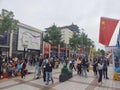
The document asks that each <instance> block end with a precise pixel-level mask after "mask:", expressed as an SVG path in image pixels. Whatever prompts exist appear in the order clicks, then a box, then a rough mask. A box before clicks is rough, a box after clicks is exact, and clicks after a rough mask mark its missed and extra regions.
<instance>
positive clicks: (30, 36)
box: [18, 27, 41, 51]
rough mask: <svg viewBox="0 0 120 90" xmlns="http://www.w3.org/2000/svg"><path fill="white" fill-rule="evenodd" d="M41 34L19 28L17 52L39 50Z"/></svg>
mask: <svg viewBox="0 0 120 90" xmlns="http://www.w3.org/2000/svg"><path fill="white" fill-rule="evenodd" d="M40 43H41V33H40V32H36V31H34V30H30V29H27V28H23V27H19V33H18V50H22V51H23V50H24V48H27V49H34V50H40Z"/></svg>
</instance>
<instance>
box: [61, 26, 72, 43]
mask: <svg viewBox="0 0 120 90" xmlns="http://www.w3.org/2000/svg"><path fill="white" fill-rule="evenodd" d="M61 33H62V41H64V42H65V43H66V44H69V39H70V38H71V37H72V35H73V32H72V31H71V30H69V29H68V28H65V29H61Z"/></svg>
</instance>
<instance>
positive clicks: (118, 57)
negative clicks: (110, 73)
mask: <svg viewBox="0 0 120 90" xmlns="http://www.w3.org/2000/svg"><path fill="white" fill-rule="evenodd" d="M113 64H114V70H115V72H117V73H118V74H119V75H120V48H116V49H113Z"/></svg>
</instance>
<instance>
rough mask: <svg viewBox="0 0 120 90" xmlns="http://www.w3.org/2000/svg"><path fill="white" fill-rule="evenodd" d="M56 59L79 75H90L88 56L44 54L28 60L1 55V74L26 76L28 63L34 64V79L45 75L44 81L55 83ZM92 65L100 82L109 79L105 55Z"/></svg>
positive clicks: (93, 61) (96, 59)
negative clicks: (47, 55) (52, 55)
mask: <svg viewBox="0 0 120 90" xmlns="http://www.w3.org/2000/svg"><path fill="white" fill-rule="evenodd" d="M56 60H57V61H58V62H59V64H60V63H61V64H66V65H67V67H68V68H69V69H71V70H73V69H74V70H75V71H76V72H77V74H78V75H80V76H84V77H86V78H87V77H88V73H89V66H90V62H89V60H88V58H87V57H81V56H80V57H71V58H68V57H66V58H64V57H61V58H60V59H58V58H56V57H49V58H48V57H46V56H45V57H43V56H42V55H40V56H35V57H34V58H33V57H32V58H31V59H28V60H25V59H24V58H22V59H18V58H17V57H15V58H9V59H8V58H2V57H0V76H1V75H2V73H4V72H9V73H10V74H11V76H13V77H14V76H17V75H18V74H20V75H21V78H25V76H26V74H27V69H26V66H27V63H28V64H29V65H31V66H34V74H33V79H39V78H40V76H43V81H44V82H46V85H48V84H49V82H50V81H51V82H52V84H53V83H54V80H53V77H52V71H53V68H55V62H56ZM91 65H92V66H93V72H94V75H95V76H96V77H98V83H102V77H104V78H106V79H109V78H108V74H107V72H108V68H107V67H108V65H109V61H108V60H107V58H106V57H105V56H102V57H97V58H93V60H92V63H91Z"/></svg>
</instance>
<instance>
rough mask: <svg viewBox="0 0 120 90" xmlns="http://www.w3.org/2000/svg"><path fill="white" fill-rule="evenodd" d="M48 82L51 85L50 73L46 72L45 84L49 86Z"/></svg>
mask: <svg viewBox="0 0 120 90" xmlns="http://www.w3.org/2000/svg"><path fill="white" fill-rule="evenodd" d="M49 81H52V83H53V78H52V72H46V84H49Z"/></svg>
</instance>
